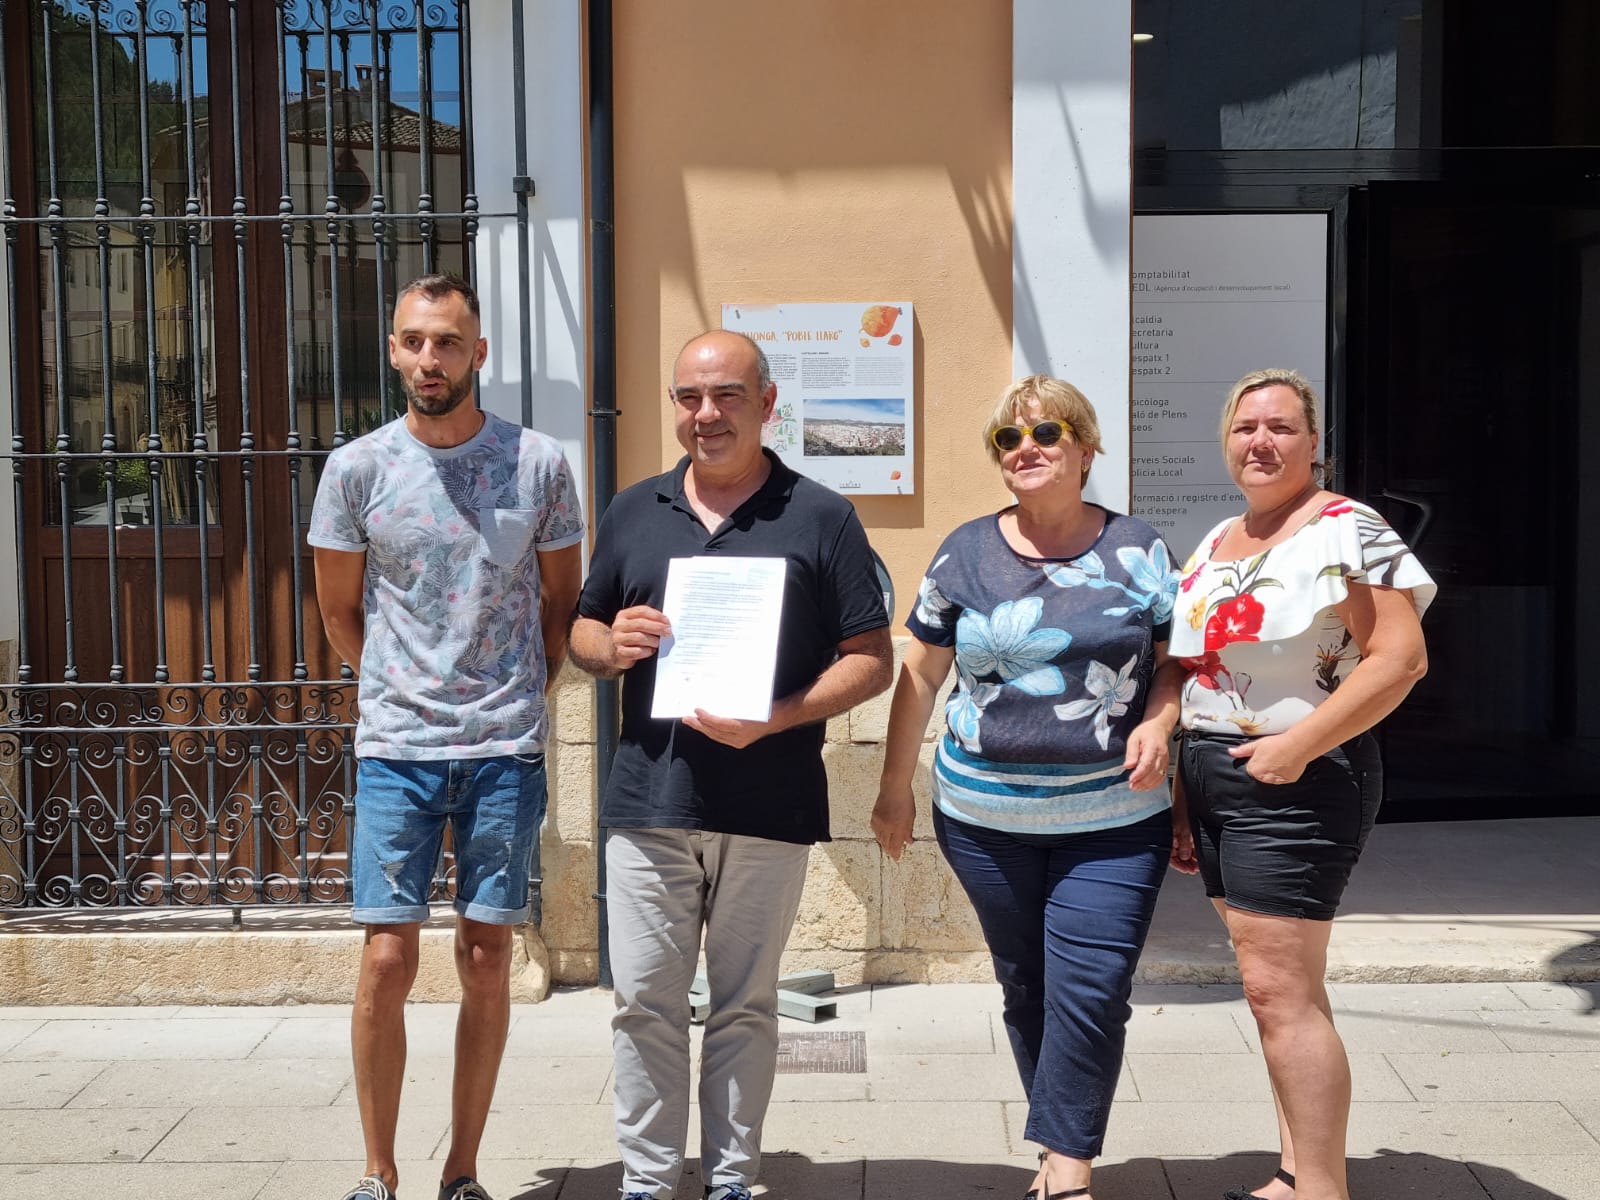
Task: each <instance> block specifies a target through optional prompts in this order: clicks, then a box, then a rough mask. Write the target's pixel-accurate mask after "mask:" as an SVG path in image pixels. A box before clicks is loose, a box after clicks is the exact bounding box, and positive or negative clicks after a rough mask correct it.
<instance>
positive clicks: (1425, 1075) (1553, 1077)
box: [1387, 1049, 1600, 1194]
mask: <svg viewBox="0 0 1600 1200" xmlns="http://www.w3.org/2000/svg"><path fill="white" fill-rule="evenodd" d="M1387 1061H1388V1063H1389V1065H1390V1066H1391V1067H1393V1068H1394V1070H1395V1072H1396V1073H1397V1075H1398V1076H1399V1077H1400V1078H1401V1079H1402V1080H1404V1081H1405V1084H1406V1086H1407V1087H1408V1088H1409V1089H1410V1090H1411V1092H1412V1093H1413V1094H1414V1096H1415V1098H1416V1099H1419V1100H1440V1101H1448V1100H1548V1099H1551V1098H1552V1097H1556V1096H1559V1097H1561V1098H1562V1099H1563V1100H1600V1049H1597V1050H1596V1051H1595V1052H1592V1053H1583V1054H1551V1053H1531V1054H1391V1055H1388V1056H1387ZM1596 1192H1597V1194H1600V1180H1597V1181H1596Z"/></svg>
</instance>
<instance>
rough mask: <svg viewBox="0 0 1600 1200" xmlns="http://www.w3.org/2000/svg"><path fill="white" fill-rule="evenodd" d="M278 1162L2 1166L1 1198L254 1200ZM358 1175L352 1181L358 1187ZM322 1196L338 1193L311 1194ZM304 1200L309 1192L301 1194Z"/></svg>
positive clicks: (81, 1163) (76, 1163)
mask: <svg viewBox="0 0 1600 1200" xmlns="http://www.w3.org/2000/svg"><path fill="white" fill-rule="evenodd" d="M277 1170H278V1164H277V1163H104V1164H102V1163H85V1162H75V1163H71V1164H69V1165H60V1166H54V1165H28V1166H13V1165H9V1164H0V1196H13V1197H23V1196H29V1197H33V1196H37V1197H40V1198H41V1200H43V1198H45V1197H48V1198H49V1200H107V1197H127V1198H129V1200H255V1198H256V1197H257V1196H259V1195H260V1194H261V1189H262V1188H264V1187H266V1186H267V1184H268V1181H269V1180H270V1179H271V1178H272V1175H273V1173H274V1172H275V1171H277ZM354 1180H355V1176H352V1177H351V1182H354ZM311 1194H312V1195H314V1196H316V1197H318V1200H321V1197H322V1196H324V1195H329V1194H332V1195H337V1194H338V1193H311ZM300 1195H301V1197H302V1198H303V1197H304V1196H305V1193H300Z"/></svg>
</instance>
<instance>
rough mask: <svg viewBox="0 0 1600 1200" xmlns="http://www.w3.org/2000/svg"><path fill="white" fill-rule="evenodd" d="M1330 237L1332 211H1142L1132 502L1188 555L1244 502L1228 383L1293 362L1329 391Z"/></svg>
mask: <svg viewBox="0 0 1600 1200" xmlns="http://www.w3.org/2000/svg"><path fill="white" fill-rule="evenodd" d="M1327 247H1328V219H1327V216H1326V215H1325V214H1322V213H1226V214H1215V215H1209V214H1208V215H1187V214H1151V215H1148V216H1136V217H1134V219H1133V504H1132V508H1133V511H1134V512H1135V513H1137V514H1138V515H1139V516H1141V517H1143V518H1144V519H1145V520H1147V521H1149V522H1150V523H1151V524H1152V525H1154V526H1155V527H1156V528H1157V529H1159V530H1160V531H1161V533H1162V534H1163V535H1164V536H1165V537H1166V539H1167V542H1168V543H1169V544H1170V545H1171V547H1172V551H1173V553H1174V554H1175V555H1176V556H1177V558H1178V560H1179V561H1180V562H1181V561H1183V560H1184V559H1185V558H1187V557H1188V555H1189V552H1190V551H1191V550H1193V549H1194V548H1195V545H1196V543H1197V542H1198V541H1199V540H1200V538H1201V537H1203V536H1204V535H1205V532H1206V531H1207V530H1208V529H1210V528H1211V527H1212V526H1213V525H1215V524H1216V523H1217V522H1218V521H1220V520H1222V519H1223V518H1224V517H1226V516H1228V515H1229V514H1231V513H1237V512H1239V511H1240V510H1241V509H1242V508H1243V501H1242V499H1241V498H1240V496H1239V493H1238V491H1237V490H1235V488H1234V486H1233V481H1232V480H1231V479H1230V478H1229V477H1228V472H1227V468H1226V467H1225V466H1224V465H1223V461H1222V449H1221V445H1220V442H1219V440H1218V421H1219V420H1220V418H1221V415H1222V403H1223V401H1224V400H1225V399H1227V395H1228V389H1229V388H1231V387H1232V386H1233V384H1234V383H1235V382H1236V381H1237V380H1238V379H1239V377H1240V376H1242V375H1243V374H1245V372H1247V371H1253V370H1255V369H1257V368H1259V367H1293V368H1294V369H1295V370H1297V371H1299V372H1300V373H1301V374H1302V375H1304V376H1306V378H1308V379H1309V380H1310V381H1311V383H1312V385H1313V386H1314V387H1315V388H1316V389H1317V394H1318V395H1319V396H1321V395H1322V391H1323V377H1324V376H1325V375H1326V373H1327V368H1326V364H1327V311H1328V310H1327V305H1328V270H1327V257H1328V249H1327ZM1323 429H1324V430H1326V424H1325V423H1323ZM1324 445H1326V433H1324Z"/></svg>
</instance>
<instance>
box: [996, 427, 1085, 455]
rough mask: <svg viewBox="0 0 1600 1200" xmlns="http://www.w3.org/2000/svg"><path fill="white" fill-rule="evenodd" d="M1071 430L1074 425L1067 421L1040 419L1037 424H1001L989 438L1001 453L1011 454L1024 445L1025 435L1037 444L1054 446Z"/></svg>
mask: <svg viewBox="0 0 1600 1200" xmlns="http://www.w3.org/2000/svg"><path fill="white" fill-rule="evenodd" d="M1071 432H1072V426H1071V425H1068V424H1067V423H1066V422H1065V421H1040V422H1039V423H1038V424H1037V425H1001V426H999V427H998V428H997V429H996V430H995V431H994V432H993V433H991V434H990V435H989V440H990V441H992V442H993V443H994V447H995V449H996V450H998V451H1000V453H1001V454H1010V453H1011V452H1012V451H1013V450H1015V449H1016V448H1017V447H1018V446H1020V445H1022V439H1023V438H1025V437H1031V438H1033V444H1034V445H1035V446H1040V447H1044V446H1054V445H1055V444H1056V443H1057V442H1059V441H1060V440H1061V439H1062V438H1063V437H1065V436H1066V435H1067V434H1069V433H1071Z"/></svg>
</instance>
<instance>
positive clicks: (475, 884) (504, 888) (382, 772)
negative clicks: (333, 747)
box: [350, 754, 545, 925]
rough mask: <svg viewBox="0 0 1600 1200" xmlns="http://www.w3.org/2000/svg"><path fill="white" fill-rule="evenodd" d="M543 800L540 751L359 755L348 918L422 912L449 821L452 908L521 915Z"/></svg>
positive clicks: (378, 919)
mask: <svg viewBox="0 0 1600 1200" xmlns="http://www.w3.org/2000/svg"><path fill="white" fill-rule="evenodd" d="M544 807H545V775H544V756H543V755H542V754H539V755H528V756H506V757H500V758H459V759H437V760H432V759H430V760H400V759H393V758H363V759H360V760H358V762H357V765H356V813H355V827H354V829H353V830H352V832H351V834H350V874H351V890H352V891H353V892H354V894H355V907H354V909H352V910H351V913H350V919H351V920H352V921H355V922H356V923H357V924H359V925H404V924H409V923H411V922H413V921H424V920H426V919H427V917H428V892H429V890H430V888H431V886H432V883H433V872H434V866H435V865H436V864H437V863H438V861H439V852H440V849H441V847H442V846H443V844H444V830H445V825H446V824H447V823H448V824H449V826H450V833H451V842H452V845H453V846H454V848H455V868H456V902H455V904H456V912H458V913H460V914H461V915H462V916H464V917H466V918H468V919H469V920H473V921H482V922H483V923H484V924H486V925H517V924H520V923H521V922H523V921H526V920H527V919H528V912H529V904H528V876H529V874H530V873H531V870H532V866H533V844H534V839H535V838H537V837H538V836H539V826H540V825H541V824H542V823H543V821H544Z"/></svg>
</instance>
